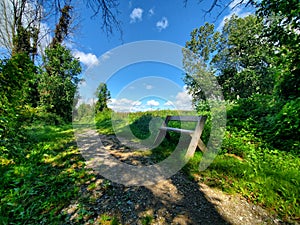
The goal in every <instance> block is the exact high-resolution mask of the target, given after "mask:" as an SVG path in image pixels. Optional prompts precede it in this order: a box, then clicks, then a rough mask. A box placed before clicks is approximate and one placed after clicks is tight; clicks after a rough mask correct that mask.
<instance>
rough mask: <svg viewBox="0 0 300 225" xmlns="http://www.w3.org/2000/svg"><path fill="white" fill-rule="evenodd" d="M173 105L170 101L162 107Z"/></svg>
mask: <svg viewBox="0 0 300 225" xmlns="http://www.w3.org/2000/svg"><path fill="white" fill-rule="evenodd" d="M173 105H174V104H173V102H171V101H167V102H166V103H165V104H164V106H173Z"/></svg>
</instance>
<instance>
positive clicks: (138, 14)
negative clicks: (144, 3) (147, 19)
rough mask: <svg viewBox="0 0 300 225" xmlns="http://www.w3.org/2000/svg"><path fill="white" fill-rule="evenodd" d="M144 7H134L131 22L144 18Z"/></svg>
mask: <svg viewBox="0 0 300 225" xmlns="http://www.w3.org/2000/svg"><path fill="white" fill-rule="evenodd" d="M143 11H144V10H143V9H141V8H134V9H133V10H132V12H131V14H130V23H135V22H137V21H142V20H143Z"/></svg>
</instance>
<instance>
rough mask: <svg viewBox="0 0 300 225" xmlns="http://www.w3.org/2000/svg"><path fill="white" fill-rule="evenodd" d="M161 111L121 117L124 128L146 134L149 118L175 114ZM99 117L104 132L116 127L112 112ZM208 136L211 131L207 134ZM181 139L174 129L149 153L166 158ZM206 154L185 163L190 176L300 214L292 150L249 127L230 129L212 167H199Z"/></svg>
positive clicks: (286, 215)
mask: <svg viewBox="0 0 300 225" xmlns="http://www.w3.org/2000/svg"><path fill="white" fill-rule="evenodd" d="M152 113H153V114H152ZM159 113H160V112H159V111H156V112H147V113H133V114H129V115H126V116H127V117H128V116H129V118H130V123H129V124H128V123H125V122H122V121H125V120H122V117H121V116H120V118H119V119H120V120H119V126H120V129H121V128H122V125H123V126H129V127H130V129H131V131H132V133H134V134H135V135H136V136H137V138H139V139H143V138H145V137H147V135H148V136H149V135H150V134H149V119H145V118H147V117H149V116H150V117H151V116H157V117H161V118H164V117H165V116H166V115H167V114H170V115H172V112H167V113H166V112H164V111H162V112H161V114H159ZM122 116H123V117H124V115H122ZM145 116H146V117H145ZM142 117H143V119H141V118H142ZM97 118H99V120H98V121H97V127H98V129H99V132H100V133H103V134H112V133H113V132H114V131H113V129H112V127H109V126H111V124H110V123H109V120H110V116H109V115H108V114H101V115H97ZM175 126H176V124H175ZM204 132H206V131H204ZM204 136H209V135H207V134H205V133H204ZM177 139H178V135H176V134H172V135H171V139H170V141H169V140H166V139H165V140H164V141H163V142H162V143H161V144H160V146H158V147H157V148H155V149H152V151H151V154H152V155H148V156H149V157H151V158H152V160H153V161H154V162H159V161H162V160H164V159H165V158H167V157H168V156H169V155H170V154H171V153H172V152H173V151H174V149H175V147H176V141H177ZM201 159H202V153H201V152H200V151H196V153H195V155H194V157H193V158H192V159H191V160H190V161H189V162H188V164H187V165H186V166H185V167H184V168H183V171H184V172H185V173H186V174H187V175H188V176H189V177H190V178H191V179H195V180H197V181H201V182H204V183H206V184H208V185H209V186H212V187H216V188H219V189H221V190H223V191H226V192H228V193H239V194H241V195H242V196H244V197H245V198H246V199H247V200H248V201H250V202H253V203H255V204H259V205H261V206H263V207H264V208H266V209H267V210H269V211H270V212H271V213H273V214H276V215H279V216H280V217H281V218H282V219H283V220H285V221H289V220H290V219H293V220H297V219H299V218H300V208H299V205H300V201H299V199H300V189H299V186H300V171H299V168H300V159H299V157H297V156H296V155H293V153H288V152H285V151H280V150H277V149H272V148H270V147H268V145H267V144H266V143H264V142H263V141H262V140H260V139H258V138H256V137H255V136H254V135H252V134H251V133H250V132H247V131H245V130H242V131H235V130H234V129H233V130H230V129H228V131H227V132H226V134H225V138H224V140H223V147H222V149H221V150H220V154H219V155H218V156H217V157H216V158H215V160H214V162H213V163H212V164H211V165H210V166H209V168H208V169H206V170H205V171H202V172H199V169H198V167H199V163H200V161H201Z"/></svg>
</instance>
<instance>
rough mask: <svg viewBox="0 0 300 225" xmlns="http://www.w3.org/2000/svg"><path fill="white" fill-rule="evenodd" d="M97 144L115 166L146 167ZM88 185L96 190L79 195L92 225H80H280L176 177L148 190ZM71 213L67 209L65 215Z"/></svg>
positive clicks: (110, 145)
mask: <svg viewBox="0 0 300 225" xmlns="http://www.w3.org/2000/svg"><path fill="white" fill-rule="evenodd" d="M87 134H88V137H89V138H90V137H91V136H93V135H97V134H96V133H95V132H92V131H90V132H85V133H83V136H82V137H83V138H84V136H85V135H87ZM100 138H101V141H102V143H103V146H102V149H105V150H106V151H108V152H109V153H110V154H111V155H113V156H114V157H116V158H117V159H119V160H120V161H123V162H126V163H128V164H132V165H142V164H143V165H145V164H150V163H151V161H150V159H149V157H147V155H145V154H144V155H139V153H137V152H136V150H135V149H133V148H128V147H127V146H125V145H123V144H121V143H120V141H119V140H118V139H117V138H116V137H115V136H113V135H109V136H106V135H100ZM129 145H130V144H129ZM131 146H132V145H131ZM81 147H83V146H81ZM136 147H137V148H138V147H139V146H136ZM87 163H88V162H87ZM94 182H95V184H97V187H96V188H95V189H93V190H88V188H87V187H88V184H87V185H86V186H85V187H83V190H82V192H83V194H84V193H87V192H90V193H92V195H93V196H94V199H95V201H94V202H93V203H92V204H90V210H92V211H93V212H94V216H93V217H94V218H93V222H92V223H91V222H89V223H86V224H100V223H99V221H100V215H103V214H104V213H108V214H111V215H117V217H118V218H119V220H120V222H121V223H122V224H130V225H133V224H157V225H158V224H180V225H184V224H213V225H218V224H220V225H221V224H222V225H223V224H234V225H238V224H241V225H253V224H282V223H281V222H280V221H279V220H277V219H274V218H272V217H271V216H270V215H268V213H267V212H266V211H265V210H263V209H261V208H260V207H258V206H255V205H253V204H250V203H248V202H247V201H246V200H245V199H243V198H241V197H239V196H237V195H228V194H225V193H223V192H221V191H219V190H217V189H213V188H210V187H208V186H207V185H205V184H203V183H200V182H196V181H191V180H189V179H187V177H186V176H185V175H184V174H183V173H182V172H178V173H177V174H175V175H173V176H172V177H170V178H169V179H167V180H164V181H161V182H159V183H157V184H155V185H151V186H129V187H126V186H124V185H122V184H117V183H113V182H110V181H108V180H106V179H105V178H104V177H102V176H101V175H99V174H98V175H97V179H96V180H95V181H94ZM71 208H72V207H71V206H70V209H68V210H69V211H70V212H72V209H71ZM147 217H148V219H149V218H151V220H152V222H151V223H145V221H146V219H147ZM97 221H98V222H97Z"/></svg>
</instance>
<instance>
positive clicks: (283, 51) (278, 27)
mask: <svg viewBox="0 0 300 225" xmlns="http://www.w3.org/2000/svg"><path fill="white" fill-rule="evenodd" d="M258 15H259V16H260V17H261V18H263V19H264V21H265V27H264V36H265V37H267V38H268V39H269V41H270V43H271V44H272V45H273V46H275V51H274V54H273V57H274V63H273V69H274V70H275V71H276V85H275V89H274V93H275V95H276V96H277V97H279V98H280V99H282V100H284V101H287V100H291V99H296V98H298V97H299V92H300V88H299V87H300V76H299V74H300V33H299V30H300V4H299V1H297V0H290V1H284V0H278V1H275V0H263V1H261V3H260V4H258Z"/></svg>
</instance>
